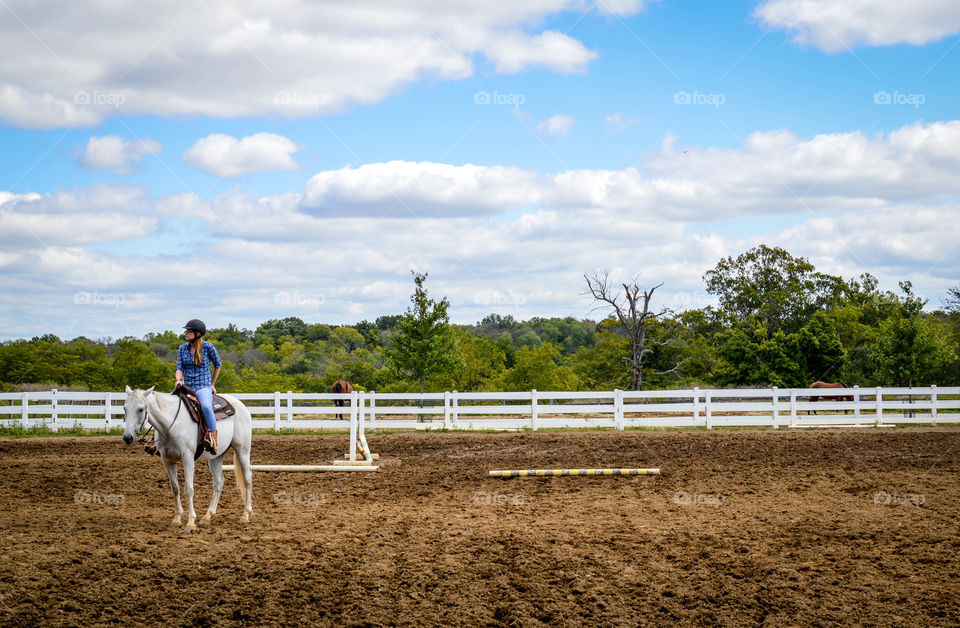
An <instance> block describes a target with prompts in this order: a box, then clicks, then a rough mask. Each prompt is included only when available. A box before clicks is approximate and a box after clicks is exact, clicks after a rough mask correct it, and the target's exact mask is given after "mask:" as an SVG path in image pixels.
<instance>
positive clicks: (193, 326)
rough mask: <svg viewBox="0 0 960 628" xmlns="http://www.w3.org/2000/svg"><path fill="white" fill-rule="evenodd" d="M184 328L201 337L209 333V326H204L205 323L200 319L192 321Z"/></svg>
mask: <svg viewBox="0 0 960 628" xmlns="http://www.w3.org/2000/svg"><path fill="white" fill-rule="evenodd" d="M183 328H184V329H185V330H187V331H195V332H197V333H198V334H200V335H201V336H202V335H204V334H205V333H207V326H206V325H204V324H203V321H202V320H200V319H199V318H194V319H192V320H190V321H189V322H187V324H186V325H184V326H183Z"/></svg>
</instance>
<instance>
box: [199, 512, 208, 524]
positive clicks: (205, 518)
mask: <svg viewBox="0 0 960 628" xmlns="http://www.w3.org/2000/svg"><path fill="white" fill-rule="evenodd" d="M200 523H210V513H209V512H208V513H207V514H205V515H204V516H203V518H202V519H200Z"/></svg>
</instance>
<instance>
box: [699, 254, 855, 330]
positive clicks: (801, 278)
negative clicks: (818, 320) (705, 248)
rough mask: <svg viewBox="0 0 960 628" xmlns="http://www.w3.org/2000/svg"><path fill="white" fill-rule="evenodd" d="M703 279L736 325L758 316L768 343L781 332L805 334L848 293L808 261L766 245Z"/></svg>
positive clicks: (722, 264) (720, 265)
mask: <svg viewBox="0 0 960 628" xmlns="http://www.w3.org/2000/svg"><path fill="white" fill-rule="evenodd" d="M703 279H704V281H705V282H706V283H707V292H709V293H710V294H713V295H716V296H717V297H719V299H720V308H721V310H722V311H723V312H724V313H726V314H727V315H728V316H729V317H730V318H731V320H741V321H742V320H744V319H746V318H747V317H749V316H756V317H757V319H758V320H759V321H760V323H761V324H762V325H763V328H764V332H765V333H766V336H767V338H772V337H773V334H774V333H775V332H776V331H778V330H779V331H783V332H784V333H786V334H791V333H795V332H798V331H800V329H801V328H802V327H803V326H804V325H806V324H807V321H809V320H810V317H812V316H813V314H814V313H815V312H817V311H818V310H822V309H825V308H827V307H830V306H833V305H836V304H839V303H840V302H841V301H842V298H843V295H844V293H845V291H846V289H847V286H846V284H845V283H844V281H843V280H842V279H840V278H839V277H834V276H832V275H825V274H823V273H819V272H817V271H816V269H815V268H814V266H813V264H811V263H810V262H809V261H808V260H807V259H806V258H803V257H793V256H792V255H790V253H788V252H787V251H785V250H784V249H781V248H775V247H774V248H771V247H768V246H766V245H764V244H761V245H760V246H758V247H755V248H752V249H750V250H749V251H747V252H746V253H743V254H741V255H739V256H738V257H737V258H736V259H734V258H733V257H728V258H726V259H722V260H720V261H719V262H718V263H717V265H716V267H714V269H713V270H709V271H707V273H706V274H705V275H704V276H703Z"/></svg>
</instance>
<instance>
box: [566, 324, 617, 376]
mask: <svg viewBox="0 0 960 628" xmlns="http://www.w3.org/2000/svg"><path fill="white" fill-rule="evenodd" d="M612 323H613V321H611V320H610V319H607V320H606V321H603V322H601V323H600V325H599V326H598V327H597V341H596V342H595V343H594V344H593V346H590V347H583V348H581V349H580V350H579V351H577V353H576V354H575V355H574V358H573V364H572V368H573V371H574V373H576V375H577V377H578V378H579V379H580V381H581V382H582V383H583V385H584V386H585V387H586V388H587V389H588V390H614V389H620V390H623V389H626V388H629V386H630V371H629V370H627V369H625V368H624V356H626V355H629V354H630V341H629V340H628V339H627V338H626V337H625V336H622V335H620V334H618V333H616V329H615V327H614V326H613V325H612Z"/></svg>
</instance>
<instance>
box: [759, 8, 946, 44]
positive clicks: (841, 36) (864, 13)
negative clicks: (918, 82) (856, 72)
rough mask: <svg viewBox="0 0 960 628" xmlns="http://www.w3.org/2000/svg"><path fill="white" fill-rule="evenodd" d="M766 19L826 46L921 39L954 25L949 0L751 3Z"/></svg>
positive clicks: (802, 38) (800, 39)
mask: <svg viewBox="0 0 960 628" xmlns="http://www.w3.org/2000/svg"><path fill="white" fill-rule="evenodd" d="M756 14H757V16H758V17H759V18H760V19H761V20H762V21H763V22H764V23H766V24H767V25H769V26H771V27H774V28H782V29H785V30H787V31H790V32H792V33H794V37H795V39H796V40H797V41H798V42H800V43H804V44H811V45H813V46H816V47H817V48H820V49H821V50H824V51H826V52H840V51H843V50H846V49H848V48H853V47H854V46H858V45H870V46H885V45H891V44H901V43H907V44H913V45H916V46H919V45H923V44H926V43H929V42H932V41H937V40H939V39H942V38H943V37H946V36H948V35H952V34H954V33H956V32H958V31H960V4H958V3H957V2H956V1H955V0H923V1H922V2H903V1H902V0H844V1H843V2H836V1H834V0H767V1H766V2H764V3H763V4H761V5H760V6H759V7H757V9H756Z"/></svg>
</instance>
